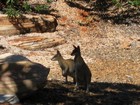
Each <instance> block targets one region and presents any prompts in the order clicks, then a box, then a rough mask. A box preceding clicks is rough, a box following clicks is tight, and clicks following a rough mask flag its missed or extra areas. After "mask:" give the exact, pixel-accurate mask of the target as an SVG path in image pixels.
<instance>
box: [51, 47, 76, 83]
mask: <svg viewBox="0 0 140 105" xmlns="http://www.w3.org/2000/svg"><path fill="white" fill-rule="evenodd" d="M51 60H52V61H58V63H59V66H60V67H61V69H62V75H63V76H64V77H65V82H66V83H67V82H68V78H67V77H68V76H70V77H72V78H73V82H74V83H75V70H74V60H72V59H64V58H63V57H62V55H61V53H60V52H59V51H58V50H57V54H56V55H54V57H53V58H52V59H51Z"/></svg>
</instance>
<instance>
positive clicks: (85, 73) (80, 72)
mask: <svg viewBox="0 0 140 105" xmlns="http://www.w3.org/2000/svg"><path fill="white" fill-rule="evenodd" d="M71 55H72V56H75V57H74V62H75V80H76V89H78V88H79V85H84V87H85V88H86V92H89V86H90V83H91V76H92V74H91V71H90V69H89V67H88V66H87V64H86V63H85V61H84V59H83V58H82V57H81V52H80V47H79V46H78V47H75V46H74V50H73V51H72V53H71Z"/></svg>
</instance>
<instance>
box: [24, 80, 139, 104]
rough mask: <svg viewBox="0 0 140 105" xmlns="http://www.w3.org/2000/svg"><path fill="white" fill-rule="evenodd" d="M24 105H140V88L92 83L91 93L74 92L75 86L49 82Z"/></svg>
mask: <svg viewBox="0 0 140 105" xmlns="http://www.w3.org/2000/svg"><path fill="white" fill-rule="evenodd" d="M21 102H22V104H23V105H38V104H41V105H139V104H140V86H136V85H131V84H125V83H124V84H120V83H102V82H101V83H99V82H96V83H92V86H91V92H90V93H86V92H85V91H83V90H78V91H74V84H72V83H69V84H63V83H62V82H61V81H55V80H53V81H49V82H48V84H47V86H46V88H44V89H42V90H39V91H36V92H35V93H34V94H32V95H30V96H28V97H26V98H25V99H22V100H21Z"/></svg>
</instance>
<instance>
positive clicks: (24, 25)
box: [9, 15, 58, 34]
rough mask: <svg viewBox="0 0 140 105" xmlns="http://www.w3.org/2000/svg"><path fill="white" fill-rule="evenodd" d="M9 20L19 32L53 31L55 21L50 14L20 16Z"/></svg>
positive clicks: (55, 24) (55, 25)
mask: <svg viewBox="0 0 140 105" xmlns="http://www.w3.org/2000/svg"><path fill="white" fill-rule="evenodd" d="M9 22H10V23H11V24H13V26H14V27H15V28H16V29H17V31H19V33H20V34H25V33H30V32H54V31H55V30H56V27H57V25H58V24H57V21H56V19H55V18H54V17H52V16H30V17H26V16H23V15H22V16H21V17H13V18H9Z"/></svg>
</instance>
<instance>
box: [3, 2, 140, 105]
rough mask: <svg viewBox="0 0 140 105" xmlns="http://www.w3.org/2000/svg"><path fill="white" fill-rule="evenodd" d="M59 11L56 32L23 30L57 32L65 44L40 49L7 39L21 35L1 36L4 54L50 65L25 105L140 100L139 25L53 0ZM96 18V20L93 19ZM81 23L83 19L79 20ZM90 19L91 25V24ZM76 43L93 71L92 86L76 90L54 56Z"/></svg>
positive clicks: (139, 103) (115, 104) (138, 103)
mask: <svg viewBox="0 0 140 105" xmlns="http://www.w3.org/2000/svg"><path fill="white" fill-rule="evenodd" d="M52 7H53V8H54V9H56V10H57V11H55V12H52V14H53V15H55V16H57V17H58V18H57V20H58V27H57V31H55V32H53V33H29V34H26V35H24V36H34V35H35V36H48V37H50V38H52V37H55V36H59V37H61V38H64V39H65V40H66V43H65V44H62V45H59V46H56V47H52V48H47V49H40V50H37V51H32V50H31V51H30V50H23V49H21V48H19V47H15V46H12V45H9V43H8V41H9V40H11V39H14V38H17V37H23V35H14V36H0V45H2V46H4V47H5V48H6V49H3V48H0V54H4V53H6V52H10V53H12V54H21V55H24V56H26V57H27V58H28V59H30V60H32V61H35V62H39V63H41V64H43V65H45V66H46V67H50V69H51V71H50V74H49V76H48V83H47V84H46V87H45V88H44V89H42V90H38V91H37V92H35V93H34V94H32V95H31V96H28V97H27V98H25V99H22V100H21V103H22V104H23V105H140V25H139V24H131V25H125V24H112V23H111V22H109V21H108V22H105V21H103V20H102V19H100V18H99V17H96V19H95V18H93V17H92V16H90V17H87V15H88V14H89V12H87V11H85V10H83V9H79V8H76V7H71V6H69V5H68V4H66V3H65V2H64V1H63V0H57V1H56V2H54V3H52ZM93 20H94V21H93ZM81 24H82V25H81ZM87 24H88V25H87ZM73 45H79V46H80V47H81V53H82V57H83V58H84V60H85V62H86V63H87V64H88V66H89V68H90V70H91V72H92V84H91V88H90V90H91V92H90V93H85V92H84V91H83V89H81V90H79V91H74V84H73V83H72V79H71V78H68V79H69V81H70V82H69V83H68V84H65V83H63V82H64V80H65V78H64V77H63V76H62V73H61V69H60V67H59V65H58V62H55V61H51V58H52V56H53V55H54V54H56V49H58V50H59V51H60V52H61V54H62V56H63V57H64V58H65V59H68V58H72V59H73V57H71V56H70V53H71V51H72V50H73Z"/></svg>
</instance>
